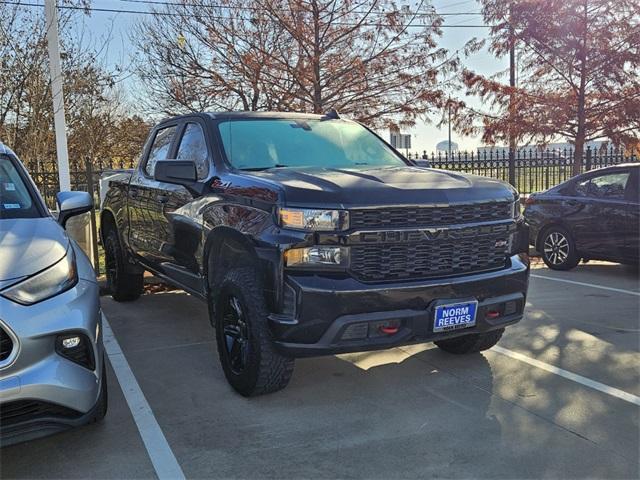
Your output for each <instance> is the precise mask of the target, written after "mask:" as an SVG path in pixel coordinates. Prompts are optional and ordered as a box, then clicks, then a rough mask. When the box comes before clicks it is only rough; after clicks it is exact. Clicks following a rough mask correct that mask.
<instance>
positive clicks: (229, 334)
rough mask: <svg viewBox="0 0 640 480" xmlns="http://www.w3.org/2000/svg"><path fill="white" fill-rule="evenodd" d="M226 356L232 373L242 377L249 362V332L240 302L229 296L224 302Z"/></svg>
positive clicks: (231, 295) (233, 296)
mask: <svg viewBox="0 0 640 480" xmlns="http://www.w3.org/2000/svg"><path fill="white" fill-rule="evenodd" d="M223 309H224V310H223V312H222V318H223V323H222V325H223V327H222V329H223V335H224V346H225V349H224V353H223V354H224V355H225V357H226V359H227V362H228V365H229V367H230V369H231V371H232V372H233V373H234V374H236V375H241V374H242V373H243V372H244V370H245V368H246V367H247V364H248V361H249V348H250V344H249V331H248V328H247V323H246V320H245V313H244V311H243V309H242V305H241V304H240V300H238V298H237V297H236V296H235V295H233V294H228V295H226V296H225V298H224V300H223Z"/></svg>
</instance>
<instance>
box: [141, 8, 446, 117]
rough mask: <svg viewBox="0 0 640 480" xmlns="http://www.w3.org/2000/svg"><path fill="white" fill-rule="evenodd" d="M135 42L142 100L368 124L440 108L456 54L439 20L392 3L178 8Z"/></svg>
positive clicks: (164, 12) (170, 106) (170, 109)
mask: <svg viewBox="0 0 640 480" xmlns="http://www.w3.org/2000/svg"><path fill="white" fill-rule="evenodd" d="M156 13H157V14H156V15H155V16H153V17H152V18H151V19H149V20H146V21H143V22H142V23H141V24H140V25H139V26H138V29H137V32H136V34H135V35H134V41H135V43H136V45H137V46H138V47H139V49H140V52H141V54H140V57H139V61H138V71H139V73H140V76H141V78H142V79H143V81H144V83H145V84H146V85H148V86H149V95H148V97H149V100H150V101H151V103H152V104H153V105H151V106H152V108H153V106H155V108H156V109H161V110H163V111H165V112H166V113H175V112H177V111H181V110H202V109H205V108H217V109H243V110H262V109H280V110H297V111H310V112H324V111H326V110H327V109H328V108H330V107H334V108H337V109H338V110H340V111H342V112H345V113H348V114H350V115H352V116H354V117H356V118H358V119H360V120H363V121H366V122H368V123H369V124H373V125H375V126H383V125H389V126H391V125H397V124H398V123H402V124H413V123H414V122H415V121H416V119H417V118H418V117H425V116H428V115H429V114H431V113H433V112H434V111H435V110H436V109H437V108H440V107H442V106H443V105H444V102H445V99H446V96H445V94H444V88H443V87H444V85H443V78H444V77H445V76H446V75H447V74H448V73H450V72H451V71H453V70H455V69H456V68H457V67H458V58H457V56H455V55H454V56H449V55H448V53H447V51H446V50H444V49H442V48H438V46H437V43H436V39H437V37H438V36H439V35H440V34H441V31H440V28H439V27H440V25H441V23H442V19H441V18H440V17H438V16H437V15H436V14H435V13H434V10H433V9H432V8H429V6H428V5H426V3H425V2H421V3H419V4H418V5H417V9H416V11H414V12H412V11H410V10H408V9H398V7H397V6H396V4H395V2H393V1H391V0H264V1H255V0H251V1H241V0H193V1H192V0H182V1H181V2H180V3H179V4H176V5H171V6H164V7H163V8H161V9H159V10H157V11H156Z"/></svg>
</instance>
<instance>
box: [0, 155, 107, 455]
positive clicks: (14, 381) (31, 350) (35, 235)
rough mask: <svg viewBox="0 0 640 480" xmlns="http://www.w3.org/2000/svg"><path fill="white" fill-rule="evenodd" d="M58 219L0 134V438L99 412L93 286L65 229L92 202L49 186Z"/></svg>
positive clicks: (49, 429)
mask: <svg viewBox="0 0 640 480" xmlns="http://www.w3.org/2000/svg"><path fill="white" fill-rule="evenodd" d="M57 200H58V210H59V215H58V220H57V222H56V220H54V218H53V217H52V216H51V214H50V213H49V211H48V210H47V208H46V206H45V204H44V202H43V200H42V197H41V196H40V194H39V193H38V191H37V189H36V187H35V185H34V183H33V181H32V180H31V178H30V177H29V175H28V174H27V172H26V170H25V168H24V167H23V165H22V164H21V163H20V161H19V160H18V158H17V157H16V155H15V154H14V153H13V152H12V151H11V150H9V149H8V148H7V147H5V146H4V145H3V144H2V143H0V445H3V446H4V445H9V444H12V443H16V442H18V441H23V440H28V439H31V438H35V437H40V436H43V435H47V434H50V433H53V432H56V431H60V430H63V429H66V428H69V427H73V426H76V425H81V424H84V423H89V422H93V421H97V420H100V419H102V418H103V417H104V415H105V413H106V410H107V385H106V376H105V373H104V372H105V365H104V350H103V346H102V324H101V311H100V300H99V296H98V285H97V283H96V278H95V273H94V271H93V268H92V266H91V263H90V262H89V259H88V258H87V256H86V255H85V254H84V253H83V251H82V250H81V249H80V247H79V246H78V245H77V244H76V243H75V242H74V241H73V240H72V239H71V238H69V236H68V235H67V233H66V232H65V230H64V227H65V225H66V222H67V220H68V219H69V218H70V217H72V216H74V215H79V214H81V213H84V212H87V211H89V210H91V208H92V206H93V200H92V199H91V197H90V196H89V194H88V193H86V192H62V193H59V194H58V197H57Z"/></svg>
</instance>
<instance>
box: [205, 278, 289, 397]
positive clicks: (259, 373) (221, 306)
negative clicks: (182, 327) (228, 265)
mask: <svg viewBox="0 0 640 480" xmlns="http://www.w3.org/2000/svg"><path fill="white" fill-rule="evenodd" d="M219 292H220V294H219V295H218V296H217V298H216V305H215V308H210V309H209V311H210V312H214V313H213V315H214V317H215V318H213V319H212V320H213V323H214V325H215V328H216V340H217V344H218V354H219V356H220V363H221V364H222V369H223V370H224V374H225V377H226V378H227V381H228V382H229V384H231V386H232V387H233V388H234V389H235V390H236V391H237V392H238V393H240V394H241V395H244V396H245V397H251V396H255V395H262V394H265V393H271V392H276V391H278V390H281V389H283V388H284V387H286V386H287V384H288V383H289V380H290V379H291V375H292V374H293V366H294V360H293V359H292V358H289V357H285V356H283V355H281V354H280V353H278V352H277V351H276V350H275V347H274V345H273V342H272V340H271V332H270V331H269V327H268V325H267V308H266V305H265V300H264V294H263V289H262V284H261V282H260V281H259V279H258V278H257V276H256V272H255V270H254V269H253V268H238V269H234V270H231V271H229V272H228V273H227V274H226V275H225V278H224V280H223V281H222V284H221V285H220V290H219Z"/></svg>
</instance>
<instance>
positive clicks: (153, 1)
mask: <svg viewBox="0 0 640 480" xmlns="http://www.w3.org/2000/svg"><path fill="white" fill-rule="evenodd" d="M119 1H120V2H125V3H139V4H143V5H166V6H170V7H181V8H188V7H209V8H220V9H223V10H248V11H261V10H265V8H264V7H246V6H240V5H221V4H215V3H212V4H205V3H176V2H167V1H162V0H119ZM463 3H468V2H463ZM351 13H354V14H363V15H364V14H372V15H385V14H387V13H390V12H375V11H371V12H369V11H353V12H351ZM400 13H405V14H407V15H415V16H432V15H433V16H441V17H458V16H481V15H482V13H481V12H451V13H439V12H437V11H436V10H435V9H434V10H432V11H430V12H412V11H406V12H405V11H402V10H400Z"/></svg>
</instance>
